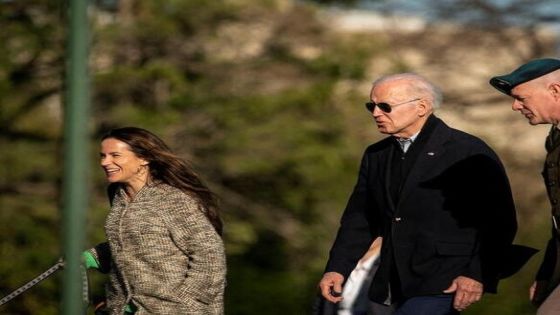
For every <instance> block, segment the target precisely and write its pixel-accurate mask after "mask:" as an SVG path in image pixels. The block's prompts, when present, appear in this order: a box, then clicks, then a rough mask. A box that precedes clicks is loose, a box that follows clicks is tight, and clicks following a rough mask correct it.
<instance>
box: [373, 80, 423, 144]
mask: <svg viewBox="0 0 560 315" xmlns="http://www.w3.org/2000/svg"><path fill="white" fill-rule="evenodd" d="M406 84H408V83H407V82H406V81H404V80H399V81H390V82H386V83H382V84H380V85H378V86H376V87H375V88H373V89H372V91H371V95H370V98H371V101H372V102H374V103H387V104H390V105H392V104H400V103H404V104H402V105H398V106H394V107H392V110H391V112H390V113H386V112H384V111H382V110H381V109H379V107H377V106H376V107H375V108H374V109H373V112H372V116H373V118H374V119H375V123H376V124H377V129H378V130H379V132H381V133H384V134H389V135H392V136H395V137H403V138H409V137H411V136H413V135H414V134H415V133H417V132H418V131H420V128H421V127H422V123H423V120H422V117H423V116H424V115H425V114H426V107H425V105H424V104H423V101H422V99H420V98H419V97H418V96H417V95H411V93H410V92H408V91H407V90H408V89H406ZM414 99H418V100H415V101H411V100H414ZM409 101H410V102H409Z"/></svg>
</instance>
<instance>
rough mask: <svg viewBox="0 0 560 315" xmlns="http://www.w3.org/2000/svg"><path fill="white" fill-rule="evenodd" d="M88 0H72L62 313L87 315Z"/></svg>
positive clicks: (69, 39) (67, 97)
mask: <svg viewBox="0 0 560 315" xmlns="http://www.w3.org/2000/svg"><path fill="white" fill-rule="evenodd" d="M87 2H88V1H87V0H69V2H68V3H69V5H70V7H69V16H68V28H67V29H68V43H67V49H68V52H67V65H66V67H67V68H66V88H67V90H66V103H65V112H64V177H63V186H62V192H63V203H64V204H63V237H64V242H63V245H64V258H65V260H66V264H65V269H64V291H63V296H62V298H63V299H62V302H63V303H62V314H64V315H78V314H84V313H85V308H84V304H83V302H82V283H81V271H80V256H81V255H80V254H81V252H82V250H83V249H84V245H83V244H84V239H85V233H84V226H85V213H86V208H87V205H88V202H87V199H88V198H87V181H88V176H87V168H88V166H89V163H88V154H89V150H88V119H87V117H88V114H89V89H88V84H89V80H88V69H87V68H88V67H87V65H88V48H89V35H88V33H89V32H88V19H87Z"/></svg>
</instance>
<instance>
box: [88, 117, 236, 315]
mask: <svg viewBox="0 0 560 315" xmlns="http://www.w3.org/2000/svg"><path fill="white" fill-rule="evenodd" d="M100 158H101V161H100V162H101V167H102V169H103V170H104V172H105V175H106V178H107V180H108V182H109V183H110V185H109V189H108V191H109V200H110V203H111V211H110V212H109V214H108V216H107V219H106V223H105V233H106V236H107V242H105V243H102V244H99V245H98V246H96V247H95V248H93V249H90V250H88V251H86V252H85V253H84V259H85V261H86V265H87V266H88V267H90V268H91V267H93V268H97V269H99V270H100V271H102V272H108V273H109V274H110V284H109V286H108V290H107V306H106V308H107V311H108V312H109V314H118V315H122V314H136V315H142V314H223V292H224V286H225V273H226V263H225V253H224V245H223V242H222V238H221V234H222V223H221V221H220V217H219V214H218V207H217V203H216V198H215V196H214V195H213V194H212V192H211V191H210V190H209V189H208V188H207V187H206V186H205V185H204V184H203V183H202V181H201V180H200V178H199V177H198V176H197V174H196V173H195V172H194V171H193V170H192V168H191V167H190V165H189V164H188V163H187V162H186V161H184V160H183V159H180V158H179V157H177V156H176V155H175V154H174V153H173V152H172V151H171V150H170V149H169V147H168V146H167V145H166V144H165V143H164V142H163V141H162V140H161V139H160V138H158V137H157V136H156V135H154V134H153V133H151V132H149V131H147V130H145V129H141V128H135V127H125V128H119V129H113V130H111V131H109V132H108V133H107V134H106V135H105V136H103V138H102V141H101V152H100Z"/></svg>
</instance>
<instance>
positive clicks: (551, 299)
mask: <svg viewBox="0 0 560 315" xmlns="http://www.w3.org/2000/svg"><path fill="white" fill-rule="evenodd" d="M490 84H491V85H492V86H494V87H495V88H496V89H498V90H499V91H500V92H502V93H504V94H506V95H509V96H511V97H513V104H512V106H511V108H512V109H513V110H515V111H519V112H520V113H521V114H522V115H524V116H525V117H526V118H527V120H529V123H530V124H531V125H537V124H552V128H551V129H550V134H549V136H548V138H547V139H546V143H545V147H546V150H547V156H546V160H545V164H544V170H543V176H544V181H545V185H546V188H547V191H548V197H549V199H550V204H551V207H552V238H551V239H550V241H549V242H548V246H547V248H546V253H545V256H544V260H543V263H542V265H541V267H540V269H539V272H538V273H537V277H536V281H535V283H534V284H533V285H532V286H531V288H530V290H529V297H530V299H531V300H532V301H533V303H534V304H536V305H540V307H539V310H538V313H537V314H538V315H544V314H547V315H548V314H560V285H559V284H560V259H558V258H559V257H560V226H559V224H560V203H559V202H558V201H559V200H560V186H559V182H560V168H559V167H558V166H559V165H560V130H558V127H559V126H558V123H559V122H560V60H558V59H536V60H532V61H530V62H528V63H526V64H524V65H522V66H521V67H519V68H518V69H516V70H515V71H513V72H512V73H510V74H507V75H502V76H497V77H494V78H492V79H491V80H490ZM543 301H544V302H543ZM541 303H542V305H541Z"/></svg>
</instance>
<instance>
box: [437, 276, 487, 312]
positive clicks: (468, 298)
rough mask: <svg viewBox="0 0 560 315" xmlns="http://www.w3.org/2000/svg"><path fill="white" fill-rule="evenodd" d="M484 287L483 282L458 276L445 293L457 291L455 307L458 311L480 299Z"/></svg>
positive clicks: (454, 300)
mask: <svg viewBox="0 0 560 315" xmlns="http://www.w3.org/2000/svg"><path fill="white" fill-rule="evenodd" d="M483 289H484V286H483V285H482V283H480V282H478V281H476V280H474V279H471V278H467V277H463V276H458V277H457V278H455V279H454V280H453V282H452V283H451V286H449V288H447V290H445V291H443V293H453V292H455V298H454V299H453V307H454V308H455V309H456V310H458V311H464V310H465V309H466V308H467V307H469V306H470V305H471V304H473V303H474V302H478V301H479V300H480V298H481V297H482V293H483Z"/></svg>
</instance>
